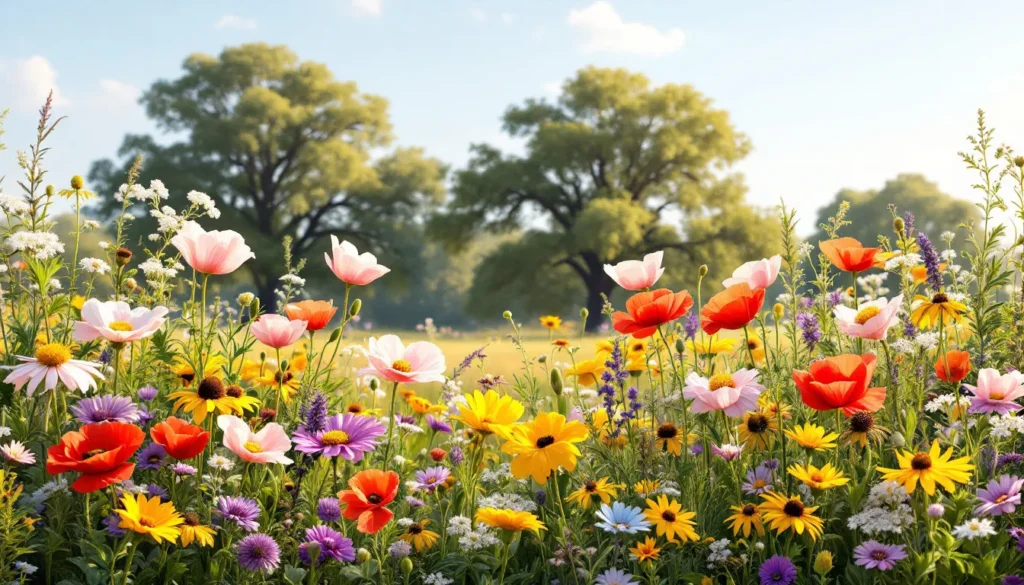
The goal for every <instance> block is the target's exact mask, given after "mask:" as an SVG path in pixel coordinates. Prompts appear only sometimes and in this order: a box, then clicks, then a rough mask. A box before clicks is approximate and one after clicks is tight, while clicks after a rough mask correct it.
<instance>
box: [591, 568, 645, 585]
mask: <svg viewBox="0 0 1024 585" xmlns="http://www.w3.org/2000/svg"><path fill="white" fill-rule="evenodd" d="M594 583H595V584H596V585H640V582H639V581H634V580H633V575H631V574H629V573H627V572H625V571H620V570H619V569H608V570H606V571H605V572H603V573H601V574H600V575H598V576H597V577H596V578H595V579H594Z"/></svg>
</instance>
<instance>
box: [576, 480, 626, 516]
mask: <svg viewBox="0 0 1024 585" xmlns="http://www.w3.org/2000/svg"><path fill="white" fill-rule="evenodd" d="M624 487H626V486H624V485H622V484H621V483H611V482H609V481H608V478H607V477H603V478H601V479H598V480H596V481H594V480H589V481H587V482H585V483H584V484H583V487H581V488H580V489H578V490H576V491H574V492H572V493H571V494H569V496H568V497H566V498H565V501H567V502H575V503H576V505H578V506H579V507H581V508H583V509H584V510H586V509H588V508H590V505H591V504H596V503H597V502H602V503H605V504H610V503H611V501H612V498H616V497H618V495H619V490H620V489H622V488H624Z"/></svg>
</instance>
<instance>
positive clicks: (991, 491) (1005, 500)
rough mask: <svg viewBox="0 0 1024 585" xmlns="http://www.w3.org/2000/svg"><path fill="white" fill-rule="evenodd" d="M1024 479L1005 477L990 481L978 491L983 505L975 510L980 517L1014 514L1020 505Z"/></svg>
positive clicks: (1011, 476)
mask: <svg viewBox="0 0 1024 585" xmlns="http://www.w3.org/2000/svg"><path fill="white" fill-rule="evenodd" d="M1022 486H1024V479H1018V478H1017V476H1015V475H1003V476H1001V477H1000V478H999V479H990V480H988V484H987V485H986V486H985V487H983V488H981V489H979V490H978V499H979V500H981V505H980V506H978V507H977V508H975V509H974V513H975V514H977V515H979V516H1001V515H1003V514H1012V513H1013V512H1014V510H1016V509H1017V506H1019V505H1020V490H1021V487H1022Z"/></svg>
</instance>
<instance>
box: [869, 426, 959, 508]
mask: <svg viewBox="0 0 1024 585" xmlns="http://www.w3.org/2000/svg"><path fill="white" fill-rule="evenodd" d="M952 456H953V448H952V447H950V448H949V449H947V450H946V452H945V453H942V452H941V451H940V449H939V442H938V441H937V440H936V441H932V446H931V449H930V450H929V452H928V453H923V452H920V451H918V452H917V453H911V452H910V451H902V452H897V453H896V458H897V459H898V460H899V464H900V467H899V469H890V468H888V467H878V468H877V469H878V471H880V472H882V479H885V480H887V481H888V480H892V481H895V482H897V483H899V484H900V485H902V486H903V487H904V488H906V490H907V493H908V494H912V493H914V490H915V489H917V484H918V483H920V484H921V487H922V488H923V489H924V491H925V493H926V494H928V495H929V496H931V495H934V494H935V484H939V485H941V486H942V487H944V488H946V490H947V491H949V492H954V491H956V484H958V483H967V482H968V481H970V479H971V470H973V469H974V465H972V464H970V463H968V461H970V459H971V458H970V457H960V458H958V459H951V458H952Z"/></svg>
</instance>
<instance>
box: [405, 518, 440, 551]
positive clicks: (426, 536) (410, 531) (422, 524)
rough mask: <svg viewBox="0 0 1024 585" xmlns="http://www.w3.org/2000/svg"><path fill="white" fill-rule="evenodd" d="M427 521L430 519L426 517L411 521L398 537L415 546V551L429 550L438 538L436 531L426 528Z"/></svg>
mask: <svg viewBox="0 0 1024 585" xmlns="http://www.w3.org/2000/svg"><path fill="white" fill-rule="evenodd" d="M429 523H430V520H429V519H426V518H424V519H423V520H420V521H419V522H413V523H412V524H410V525H409V527H408V528H406V529H405V532H404V533H403V534H402V535H401V536H399V538H401V539H402V540H404V541H405V542H408V543H409V544H411V545H413V546H414V547H416V551H417V552H423V551H425V550H429V549H430V548H431V547H432V546H434V544H435V543H436V542H437V539H438V538H439V535H438V534H437V533H436V532H434V531H433V530H427V524H429Z"/></svg>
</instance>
